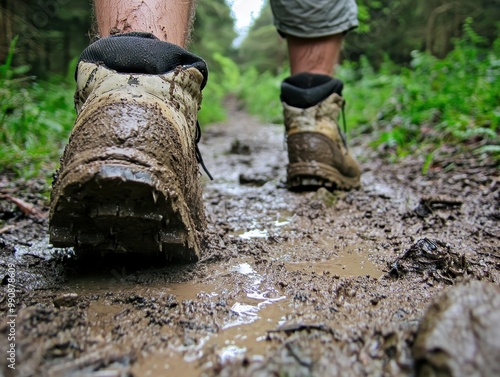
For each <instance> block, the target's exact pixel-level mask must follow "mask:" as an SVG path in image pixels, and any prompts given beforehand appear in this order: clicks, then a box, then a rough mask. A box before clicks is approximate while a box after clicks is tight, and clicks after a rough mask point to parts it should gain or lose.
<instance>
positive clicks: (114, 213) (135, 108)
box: [49, 0, 208, 260]
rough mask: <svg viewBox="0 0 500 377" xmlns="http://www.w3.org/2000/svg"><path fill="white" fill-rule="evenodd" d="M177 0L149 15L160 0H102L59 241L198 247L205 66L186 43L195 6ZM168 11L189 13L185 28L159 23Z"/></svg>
mask: <svg viewBox="0 0 500 377" xmlns="http://www.w3.org/2000/svg"><path fill="white" fill-rule="evenodd" d="M153 2H155V1H153ZM159 3H160V2H159ZM165 3H168V2H165ZM177 3H178V2H172V4H170V7H168V6H167V5H165V6H164V7H163V8H164V9H160V8H158V9H160V11H159V12H158V14H155V15H152V14H150V13H151V12H150V10H149V9H155V6H154V4H151V5H152V6H151V7H150V8H147V7H146V5H147V4H146V2H142V3H141V4H143V5H144V6H141V5H139V6H137V5H136V4H135V2H133V1H130V2H128V4H127V2H126V1H118V0H116V1H103V0H100V1H96V18H97V21H98V28H99V32H100V35H101V37H102V38H100V39H99V40H97V41H96V42H94V43H93V44H91V45H90V46H89V47H88V48H87V49H85V50H84V51H83V53H82V54H81V56H80V59H79V62H78V66H77V72H76V81H77V90H76V94H75V106H76V110H77V113H78V117H77V120H76V123H75V126H74V129H73V131H72V134H71V137H70V140H69V143H68V145H67V147H66V149H65V151H64V154H63V156H62V158H61V167H60V170H59V172H58V174H57V178H56V179H55V181H54V184H53V191H52V198H51V209H50V229H49V233H50V241H51V243H52V244H53V245H55V246H58V247H66V246H74V247H75V248H77V249H82V250H89V249H91V250H100V251H102V250H109V251H115V252H116V251H118V252H120V251H124V252H125V251H127V252H129V251H133V252H142V253H165V254H166V256H167V257H168V259H175V260H196V259H198V257H199V256H200V252H201V251H200V238H201V235H202V233H203V231H204V230H205V227H206V220H205V214H204V207H203V203H202V197H201V195H202V189H201V183H200V173H199V168H198V162H199V159H200V154H199V151H198V149H197V142H198V141H199V137H200V130H199V125H198V122H197V113H198V110H199V108H200V103H201V90H202V89H203V87H204V86H205V84H206V82H207V75H208V71H207V67H206V64H205V62H204V61H203V60H202V59H201V58H199V57H197V56H195V55H193V54H191V53H189V52H188V51H186V50H185V49H184V48H182V47H180V46H183V45H184V44H185V41H186V38H187V35H188V34H187V31H186V30H187V29H188V26H187V25H188V24H189V23H191V18H192V13H193V11H192V10H193V9H192V8H193V7H192V6H191V4H180V3H179V4H177ZM167 14H176V15H177V16H178V18H181V19H182V18H183V19H185V22H184V23H181V24H179V25H178V26H179V28H180V30H177V29H179V28H177V29H176V28H175V27H171V28H169V30H168V32H164V31H162V30H160V26H161V27H163V29H164V26H165V25H169V24H171V22H170V23H168V22H167V19H166V18H167ZM121 16H126V17H125V18H123V19H122V17H121ZM152 16H154V19H155V20H159V21H160V20H163V21H164V22H165V24H164V25H157V24H158V23H157V22H153V23H148V20H151V19H152V18H151V17H152ZM110 34H114V35H111V36H110ZM167 38H169V39H170V40H171V41H172V42H174V43H169V42H167V41H166V40H167ZM162 39H163V40H162ZM179 45H180V46H179Z"/></svg>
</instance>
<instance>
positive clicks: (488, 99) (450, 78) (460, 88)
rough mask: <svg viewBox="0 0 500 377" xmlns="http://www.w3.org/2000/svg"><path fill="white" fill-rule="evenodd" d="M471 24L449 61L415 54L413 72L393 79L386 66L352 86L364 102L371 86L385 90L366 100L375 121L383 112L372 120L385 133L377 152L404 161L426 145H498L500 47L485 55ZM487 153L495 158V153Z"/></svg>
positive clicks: (465, 30)
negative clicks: (389, 152) (402, 157)
mask: <svg viewBox="0 0 500 377" xmlns="http://www.w3.org/2000/svg"><path fill="white" fill-rule="evenodd" d="M471 22H472V21H471V20H468V21H467V22H466V23H465V25H464V36H463V37H462V38H460V39H458V40H456V41H455V46H456V47H455V49H454V50H453V51H452V52H451V53H450V54H449V55H448V56H447V57H446V58H444V59H437V58H435V57H434V56H432V55H430V54H429V53H424V52H418V51H414V52H413V53H412V57H413V59H412V61H411V68H403V69H402V70H401V72H400V73H399V74H397V75H394V74H393V75H389V76H387V72H388V71H390V68H388V67H387V63H384V64H383V65H382V69H381V70H380V72H379V73H377V74H375V73H374V72H371V73H369V72H367V71H365V75H364V76H363V79H362V80H360V81H358V82H353V83H352V85H349V86H348V88H349V91H352V93H353V94H352V95H350V96H349V98H351V97H352V96H353V95H354V94H355V93H360V96H362V97H363V96H364V94H361V93H363V91H366V90H367V89H368V88H367V83H374V82H375V83H377V82H378V83H381V84H382V85H381V87H380V90H379V91H377V94H376V95H375V98H373V99H371V100H370V99H368V98H364V100H366V101H368V102H365V103H364V104H363V106H364V107H365V112H370V111H371V113H369V114H368V115H369V116H371V117H373V115H374V113H375V112H376V111H377V108H378V109H379V111H378V113H376V114H377V115H376V117H373V118H372V120H373V121H375V120H376V121H377V122H376V124H377V128H378V129H379V130H380V131H381V134H380V136H379V138H378V139H377V140H376V141H375V142H374V145H375V146H378V145H382V144H383V145H386V146H388V147H390V148H392V150H395V152H396V153H397V154H398V155H402V154H404V153H405V151H408V147H409V146H412V145H416V144H417V143H421V142H423V141H426V142H432V143H460V142H464V141H468V140H471V139H475V140H491V143H493V144H498V135H497V132H498V125H499V123H500V49H499V48H498V47H499V46H500V43H498V42H496V43H495V47H494V48H493V49H485V48H484V46H483V44H484V42H485V41H484V39H483V38H481V37H480V36H479V35H477V34H476V33H475V32H474V31H473V29H472V27H471ZM371 92H372V93H373V92H374V91H373V90H372V91H371ZM380 97H382V100H383V102H384V103H380ZM357 100H358V99H357V98H356V101H357ZM355 106H356V105H355ZM370 109H371V110H370ZM355 116H356V115H355ZM359 120H361V119H358V121H359ZM366 120H369V119H366ZM483 150H484V151H490V152H492V151H493V154H495V152H494V150H495V148H484V149H483ZM497 152H498V151H497ZM496 155H497V156H498V153H496Z"/></svg>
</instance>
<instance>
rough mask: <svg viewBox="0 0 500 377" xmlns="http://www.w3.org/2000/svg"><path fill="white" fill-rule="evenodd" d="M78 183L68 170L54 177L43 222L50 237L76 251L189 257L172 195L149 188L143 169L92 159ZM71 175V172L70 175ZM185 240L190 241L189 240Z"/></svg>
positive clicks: (186, 233)
mask: <svg viewBox="0 0 500 377" xmlns="http://www.w3.org/2000/svg"><path fill="white" fill-rule="evenodd" d="M81 169H87V170H88V174H87V177H88V179H87V180H85V181H83V182H82V179H81V173H80V175H79V176H78V177H79V180H75V179H74V177H72V174H71V172H70V173H69V174H67V175H66V176H65V177H64V178H63V180H62V181H61V182H60V185H62V186H61V187H62V189H61V190H58V192H59V195H58V197H56V198H54V200H56V202H55V204H54V207H53V213H52V216H51V219H50V225H49V237H50V242H51V243H52V244H53V245H54V246H56V247H70V246H73V247H75V250H76V251H79V250H84V251H85V252H88V251H101V252H104V251H107V252H137V253H143V254H144V253H148V254H151V253H153V254H154V253H164V254H165V255H166V257H167V259H168V260H177V261H195V260H197V259H198V253H197V250H196V249H195V248H194V247H192V246H191V247H190V246H189V244H190V242H188V241H189V237H191V239H192V234H190V233H191V232H194V231H195V230H193V229H190V227H189V224H185V223H184V222H183V220H182V217H181V216H180V213H179V211H178V208H175V206H174V202H173V200H172V197H169V194H170V196H172V195H180V193H167V194H165V193H163V192H161V191H160V190H157V189H156V188H155V187H157V186H156V184H155V181H156V178H155V177H153V176H152V175H151V174H150V173H149V172H148V171H147V170H146V169H144V168H143V167H141V166H135V165H133V164H124V163H123V162H122V163H120V162H119V161H117V162H109V161H106V163H104V162H103V161H98V162H94V163H92V164H88V165H87V166H84V167H81V168H80V170H81ZM74 176H76V175H74ZM191 244H193V243H192V242H191Z"/></svg>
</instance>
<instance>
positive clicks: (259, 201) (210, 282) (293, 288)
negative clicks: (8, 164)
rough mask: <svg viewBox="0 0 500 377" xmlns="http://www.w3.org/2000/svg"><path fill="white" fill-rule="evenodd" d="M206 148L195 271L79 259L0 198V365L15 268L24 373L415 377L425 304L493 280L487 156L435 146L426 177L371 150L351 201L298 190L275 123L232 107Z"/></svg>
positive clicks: (208, 134) (0, 366)
mask: <svg viewBox="0 0 500 377" xmlns="http://www.w3.org/2000/svg"><path fill="white" fill-rule="evenodd" d="M202 141H203V142H202V145H201V146H200V148H201V151H202V154H203V157H204V160H205V163H206V165H207V166H208V168H209V169H210V171H211V173H212V174H213V175H214V177H215V180H214V181H208V180H206V181H205V190H204V202H205V205H206V212H207V217H208V222H209V228H208V232H207V237H206V246H207V247H206V250H205V253H204V254H203V256H202V258H201V260H200V261H199V262H198V263H196V264H191V265H181V266H168V265H167V266H165V261H164V260H162V261H154V262H149V264H148V262H147V261H145V260H143V259H142V258H139V259H136V260H132V262H133V263H132V264H130V263H125V260H124V259H125V257H124V256H123V255H118V256H116V258H114V259H111V260H107V261H103V260H101V259H100V258H99V257H97V256H94V257H92V258H90V260H89V261H87V263H83V262H81V261H78V262H73V261H74V256H73V255H72V252H71V250H62V249H54V248H51V247H50V246H49V245H48V244H47V238H46V236H45V234H46V232H47V224H46V221H45V220H36V219H31V218H26V217H23V215H22V214H20V213H19V214H17V215H16V214H15V213H14V215H12V214H10V215H9V216H10V217H8V216H7V215H5V214H9V213H11V212H9V211H12V210H11V209H10V207H8V208H7V207H6V206H5V205H4V203H3V202H0V212H2V211H4V212H3V213H4V218H7V217H8V220H6V221H5V224H6V225H7V226H12V227H11V228H10V229H11V230H10V231H6V232H4V233H1V234H0V266H1V267H2V269H0V280H1V281H2V283H3V284H2V285H0V294H1V295H0V312H1V313H2V321H1V322H0V353H1V354H4V353H5V352H7V350H8V349H7V348H6V344H5V342H4V339H6V335H7V331H8V326H7V324H6V322H5V321H4V319H3V318H4V317H3V314H4V313H6V312H7V300H6V297H7V293H6V292H7V291H6V289H7V287H8V285H7V284H6V282H8V279H9V277H8V276H7V275H6V272H5V271H6V268H4V267H5V266H7V265H8V263H13V264H14V265H15V266H16V271H17V272H16V273H17V281H18V290H17V296H16V299H17V302H16V310H17V313H18V317H17V335H18V337H17V342H16V347H17V351H16V352H17V361H18V369H17V370H16V372H18V373H17V375H18V376H23V377H24V376H29V377H31V376H36V377H38V376H42V377H45V376H50V377H62V376H64V377H76V376H79V377H81V376H88V377H98V376H100V377H103V376H127V377H128V376H134V377H144V376H181V377H183V376H208V377H212V376H281V375H288V376H304V377H305V376H321V377H323V376H329V377H330V376H360V375H368V376H380V375H385V376H411V375H415V373H416V372H417V371H418V365H415V363H414V358H413V350H412V344H414V342H415V339H416V337H417V335H418V333H419V325H420V322H421V321H422V318H423V316H424V315H426V318H428V320H429V321H430V322H431V323H435V322H437V323H438V324H439V321H435V319H436V318H434V317H433V312H432V310H431V311H427V308H428V307H429V305H430V304H431V302H432V301H433V300H434V298H435V297H438V296H439V295H440V294H442V293H443V292H446V291H448V290H449V288H450V287H451V286H455V285H459V284H460V282H461V281H463V280H482V281H483V282H492V283H494V284H496V285H498V284H499V281H500V274H499V268H498V258H499V254H498V237H499V234H498V210H499V209H498V206H497V205H496V204H492V203H498V195H499V194H498V193H499V188H500V186H499V184H498V182H500V181H499V177H498V170H497V168H496V166H495V165H494V164H493V163H491V162H489V161H487V160H484V161H483V160H481V159H478V157H477V156H475V155H474V156H472V157H470V156H469V157H468V156H466V155H464V156H458V157H450V156H447V155H443V156H441V155H440V152H439V151H436V152H435V156H434V157H435V158H434V159H433V163H434V164H435V166H433V167H432V169H429V173H428V175H427V176H425V177H423V176H421V173H420V172H421V167H422V164H423V162H424V161H420V160H419V158H418V157H412V158H409V159H408V160H405V161H403V162H402V163H401V164H399V165H391V164H388V163H387V161H386V160H384V159H381V158H380V157H379V156H378V155H377V154H376V153H375V152H370V149H369V148H367V147H366V145H367V143H368V142H369V140H365V141H363V142H362V144H360V145H358V146H357V147H355V148H353V151H354V154H356V155H357V156H358V158H359V157H361V158H360V159H361V160H362V161H361V162H362V166H363V170H364V173H363V177H362V182H363V187H362V188H361V189H360V190H356V191H351V192H349V193H334V194H327V193H325V192H320V191H318V192H317V193H307V192H306V193H291V192H289V191H288V190H286V189H285V188H284V185H283V180H284V176H285V166H286V155H285V151H284V149H283V134H282V129H281V127H278V126H272V125H262V124H259V122H257V121H256V120H255V119H253V118H250V117H248V116H247V115H245V114H243V113H241V112H234V113H231V114H230V119H229V121H228V123H225V124H220V125H214V126H212V127H210V128H208V129H207V130H205V132H204V134H203V140H202ZM235 146H239V147H238V148H237V147H235ZM243 152H244V153H243ZM446 166H452V167H453V168H450V169H448V168H447V169H445V170H443V169H441V170H439V169H440V167H446ZM2 185H3V186H2ZM2 187H26V184H25V183H8V184H7V183H5V179H4V178H2V179H0V189H2ZM36 187H37V186H36V185H33V187H31V188H29V190H31V191H28V193H27V194H24V193H23V192H20V193H19V196H20V197H22V198H23V199H25V200H27V201H30V200H32V199H33V198H37V196H36ZM10 193H11V194H12V193H13V192H12V191H10ZM23 195H24V196H23ZM424 196H425V197H427V198H429V197H430V198H431V199H430V200H429V199H427V200H426V201H425V202H426V203H431V204H429V207H428V208H427V211H418V210H416V208H417V207H418V206H419V203H421V202H422V200H421V199H422V197H424ZM443 198H444V199H443ZM447 198H448V199H447ZM37 200H38V199H37ZM39 202H40V203H41V202H42V199H39ZM432 203H434V204H432ZM436 203H437V205H436ZM446 203H451V204H452V205H447V204H446ZM457 203H461V205H457ZM431 246H432V247H431ZM139 262H140V263H139ZM452 296H453V295H452ZM450 297H451V296H450ZM486 306H487V303H486ZM450 307H452V306H450ZM426 313H427V314H426ZM455 322H457V323H461V324H462V325H463V326H462V327H464V328H465V327H467V319H466V318H465V319H464V318H461V317H457V319H456V321H455ZM495 326H496V324H495ZM437 328H439V327H437ZM429 333H430V334H432V333H433V332H432V331H429ZM421 338H422V336H420V337H419V341H420V343H421V344H423V345H425V347H422V348H421V349H420V352H421V353H422V352H424V353H425V352H426V351H425V350H426V349H427V348H426V347H427V346H429V347H431V346H432V338H428V339H426V338H425V336H424V338H423V339H421ZM499 339H500V338H499ZM439 341H440V342H444V343H443V344H448V345H453V341H451V340H450V339H442V338H440V339H439ZM474 341H476V340H474ZM475 344H476V343H475ZM477 344H479V343H477ZM449 349H451V350H453V352H454V353H456V354H450V355H449V362H450V363H452V362H453V360H455V359H456V360H461V359H463V357H462V358H461V356H462V355H460V351H459V349H460V347H449ZM485 349H488V348H485ZM490 349H498V348H494V347H490ZM419 358H422V359H425V355H422V354H419ZM487 359H488V360H494V358H487ZM428 360H429V363H430V364H432V363H433V362H434V361H433V360H434V359H432V358H428ZM5 363H6V361H5V359H4V358H1V359H0V375H2V373H3V375H6V376H10V375H9V374H8V373H9V370H8V367H7V365H6V364H5ZM456 365H460V362H457V363H456ZM477 365H480V363H478V364H477Z"/></svg>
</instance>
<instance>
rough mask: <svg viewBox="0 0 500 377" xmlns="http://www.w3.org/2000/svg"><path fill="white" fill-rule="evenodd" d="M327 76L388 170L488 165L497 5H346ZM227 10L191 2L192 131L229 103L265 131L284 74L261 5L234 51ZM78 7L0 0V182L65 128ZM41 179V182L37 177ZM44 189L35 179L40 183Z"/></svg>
mask: <svg viewBox="0 0 500 377" xmlns="http://www.w3.org/2000/svg"><path fill="white" fill-rule="evenodd" d="M358 6H359V19H360V27H359V28H358V29H357V30H355V31H353V32H351V33H349V34H348V35H347V37H346V42H345V46H344V48H343V53H342V64H341V67H339V68H338V69H337V75H338V77H339V78H341V79H342V80H343V81H344V83H345V91H344V95H345V97H346V98H347V109H346V112H347V118H348V125H349V129H350V131H351V133H354V134H363V133H364V134H370V138H371V144H370V145H371V146H372V147H373V148H377V149H378V150H379V151H380V152H381V153H382V154H384V155H386V156H387V158H388V159H390V160H392V161H397V160H398V159H400V158H402V157H404V156H406V155H408V154H410V155H411V154H415V155H416V154H418V155H420V156H425V158H424V163H423V165H422V173H423V174H426V172H427V171H428V169H430V168H431V167H432V162H433V158H434V156H435V155H436V154H437V153H443V151H446V150H450V148H449V146H453V148H452V149H453V150H456V148H457V146H458V147H460V148H467V149H469V150H471V151H472V152H473V153H475V154H476V155H477V158H490V157H493V158H495V159H496V160H498V159H499V158H500V143H499V137H498V136H499V128H498V125H499V123H500V39H499V38H498V32H499V30H500V23H499V21H498V20H500V1H499V0H494V1H491V0H490V1H486V0H477V1H475V2H471V1H467V0H459V1H446V0H424V1H417V0H400V1H397V0H396V1H389V0H379V1H377V0H358ZM234 25H235V22H234V19H233V16H232V13H231V8H230V6H229V5H228V4H227V3H225V2H224V1H221V0H200V1H199V2H198V8H197V14H196V21H195V27H194V32H193V36H192V39H193V42H192V45H191V47H190V49H191V50H192V51H193V52H195V53H197V54H199V55H200V56H202V57H203V58H204V59H205V60H206V61H207V62H208V65H209V69H210V79H209V85H208V86H207V88H206V90H205V91H204V100H203V105H202V110H201V113H200V122H201V123H202V124H203V125H207V124H210V123H213V122H219V121H223V120H224V118H225V107H224V103H225V99H226V98H227V96H228V95H231V96H233V97H237V98H238V99H239V100H240V103H241V106H243V107H244V108H245V109H246V110H247V111H248V112H250V113H252V114H255V115H257V116H259V117H260V118H261V119H262V120H263V121H265V122H274V123H277V124H280V123H281V122H282V115H281V111H282V110H281V104H280V100H279V88H280V83H281V81H282V80H283V79H284V78H285V77H286V76H287V75H289V69H288V62H287V51H286V43H285V41H284V40H283V39H282V38H281V37H280V36H279V35H278V33H277V32H276V30H275V28H274V26H273V24H272V13H271V10H270V6H269V3H268V2H266V3H265V4H264V6H263V9H262V11H261V13H260V15H258V17H257V18H256V19H255V20H254V22H253V24H252V26H251V27H250V28H249V31H248V33H247V35H246V37H245V38H244V39H243V40H242V42H241V43H240V44H239V45H235V44H234V43H233V42H234V40H235V38H236V36H237V34H236V31H235V28H234ZM95 35H96V33H95V31H93V29H92V7H91V5H90V1H89V0H38V1H34V0H29V1H28V0H16V1H14V0H0V173H9V174H14V175H16V176H22V177H26V178H29V177H32V176H36V175H39V174H40V172H50V171H53V169H54V166H55V164H56V163H57V159H58V156H59V155H60V153H61V150H62V148H63V146H64V144H65V143H66V141H67V137H68V135H69V132H70V130H71V127H72V125H73V122H74V118H75V114H74V110H73V91H74V80H73V77H74V71H75V66H76V62H77V58H78V56H79V54H80V53H81V51H82V50H83V49H84V48H85V47H86V46H87V45H88V43H89V41H90V40H92V39H93V38H94V37H95ZM43 174H47V173H43ZM49 181H50V179H49V178H47V182H49Z"/></svg>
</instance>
